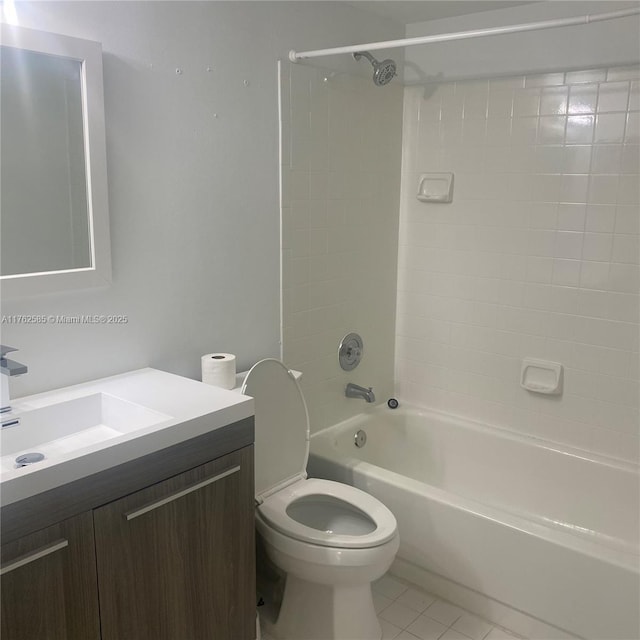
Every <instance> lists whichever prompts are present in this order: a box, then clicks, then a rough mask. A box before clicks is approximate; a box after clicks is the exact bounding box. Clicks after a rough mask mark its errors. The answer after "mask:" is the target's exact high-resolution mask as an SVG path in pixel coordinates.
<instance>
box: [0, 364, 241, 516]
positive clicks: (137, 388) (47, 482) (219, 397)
mask: <svg viewBox="0 0 640 640" xmlns="http://www.w3.org/2000/svg"><path fill="white" fill-rule="evenodd" d="M11 407H12V410H11V411H10V412H8V413H5V414H2V416H1V417H2V423H3V424H5V425H6V424H7V423H9V424H10V423H11V422H18V421H19V423H18V424H16V425H15V426H6V427H5V428H3V429H2V431H0V507H2V508H4V507H6V506H8V505H10V504H12V503H15V502H18V501H20V500H24V499H25V498H29V497H31V496H35V495H37V494H39V493H42V492H45V491H49V490H51V489H54V488H56V487H60V486H62V485H65V484H67V483H70V482H74V481H81V480H83V479H84V478H87V477H89V476H91V475H94V474H96V473H99V472H100V471H104V470H106V469H111V468H113V467H116V466H118V465H122V464H125V463H127V462H131V461H133V460H138V459H141V458H143V457H144V456H147V455H150V454H152V453H154V452H157V451H160V450H162V449H166V448H168V447H172V446H174V445H178V444H180V443H183V442H185V441H187V440H192V439H194V438H198V437H200V436H203V435H205V434H208V433H210V432H211V431H213V430H215V429H222V428H225V427H227V426H228V425H231V424H233V423H236V422H239V421H241V420H244V419H247V418H250V417H251V416H253V399H251V398H249V397H247V396H243V395H242V394H240V393H236V392H234V391H227V390H226V389H218V388H216V387H213V386H211V385H208V384H203V383H202V382H197V381H195V380H191V379H189V378H184V377H182V376H177V375H175V374H172V373H167V372H166V371H158V370H157V369H151V368H145V369H138V370H136V371H128V372H125V373H121V374H117V375H115V376H110V377H108V378H101V379H99V380H91V381H89V382H82V383H80V384H77V385H73V386H70V387H64V388H61V389H53V390H51V391H45V392H43V393H38V394H34V395H31V396H24V397H22V398H17V399H15V400H12V402H11ZM27 453H34V454H39V455H36V456H32V457H31V458H30V460H33V462H32V463H31V464H28V465H27V466H18V465H17V464H16V458H17V457H18V456H21V455H23V454H27ZM40 454H41V455H42V456H43V457H41V456H40Z"/></svg>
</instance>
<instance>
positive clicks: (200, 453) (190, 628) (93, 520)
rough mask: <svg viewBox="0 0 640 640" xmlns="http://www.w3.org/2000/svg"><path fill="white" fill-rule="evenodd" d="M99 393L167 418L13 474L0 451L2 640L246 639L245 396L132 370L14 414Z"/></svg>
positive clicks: (249, 605) (250, 523) (249, 583)
mask: <svg viewBox="0 0 640 640" xmlns="http://www.w3.org/2000/svg"><path fill="white" fill-rule="evenodd" d="M169 387H171V392H170V393H168V391H169ZM98 388H99V389H100V392H99V393H102V394H105V395H106V396H108V397H110V398H111V397H114V396H117V397H119V399H121V400H123V401H124V402H128V401H129V400H130V399H131V398H132V397H134V396H135V399H136V400H137V401H138V402H140V403H141V404H142V405H143V406H144V407H145V408H148V409H150V410H151V411H155V412H157V413H158V416H162V417H163V418H166V419H164V420H161V421H160V422H157V423H154V424H151V425H149V424H146V423H145V426H143V427H141V428H140V429H137V430H134V431H133V432H130V433H124V434H120V435H115V436H114V437H112V438H110V439H107V440H105V441H102V442H94V443H92V444H90V445H88V446H86V443H85V446H84V447H81V448H79V449H78V448H76V449H75V450H74V451H73V452H72V453H68V452H67V453H66V454H61V455H60V456H59V458H56V457H55V455H53V454H52V455H51V458H46V459H45V460H44V461H42V462H41V463H37V464H35V465H32V466H31V467H25V468H23V469H11V470H7V469H6V461H4V456H3V462H4V463H5V464H4V466H3V473H2V489H3V492H2V493H3V504H2V511H1V513H0V515H1V518H2V548H1V555H2V574H1V579H2V584H1V587H2V591H1V595H2V623H1V624H2V630H1V635H2V638H3V639H5V640H21V639H25V640H26V639H29V640H32V639H33V638H45V637H46V638H47V639H48V640H58V639H59V640H75V639H77V640H91V639H93V638H96V639H99V638H102V640H125V639H127V638H129V639H131V640H146V639H149V640H151V639H153V640H162V639H166V640H175V639H176V638H189V639H190V640H199V639H200V638H202V639H203V640H204V639H205V638H207V639H210V638H234V640H235V639H238V640H245V639H246V640H253V638H254V637H255V559H254V479H253V438H254V432H253V401H252V400H251V399H250V398H248V397H246V396H242V395H240V394H234V393H231V392H226V391H223V390H218V389H213V388H211V387H206V386H205V385H202V384H200V383H196V382H194V381H191V380H186V379H184V378H180V377H178V376H172V375H171V374H166V373H163V372H159V371H154V370H151V369H145V370H141V371H140V372H133V373H132V374H124V375H123V376H115V377H114V378H109V379H106V380H105V381H98V382H96V383H88V384H86V385H78V386H77V387H71V388H69V389H67V390H63V391H61V392H51V393H49V394H40V395H38V396H32V397H31V398H27V399H23V400H21V401H19V402H17V403H15V407H14V412H15V415H16V416H19V415H21V414H22V415H23V416H24V417H25V424H27V422H28V421H27V417H28V413H29V411H35V410H37V409H43V408H46V407H51V406H55V405H59V404H60V403H64V402H68V401H70V400H74V399H75V400H78V399H81V398H86V397H89V396H91V395H93V394H94V393H95V392H96V390H97V389H98ZM112 394H113V395H112ZM127 395H128V397H127ZM123 396H124V397H123ZM47 403H49V404H47ZM102 417H103V418H105V421H107V422H108V420H107V418H108V417H109V416H106V414H105V415H104V416H102ZM111 418H112V419H111V424H115V421H116V418H113V416H111ZM147 422H149V421H148V420H147ZM16 428H22V427H21V426H18V427H16ZM91 428H92V429H94V431H93V432H92V433H96V431H95V425H94V426H92V427H91ZM113 430H114V431H116V430H115V429H113ZM85 431H86V430H85ZM104 433H105V432H104V431H103V432H102V435H104ZM85 437H86V434H85ZM70 438H71V439H73V438H75V439H76V440H78V439H81V435H80V434H79V433H74V434H71V435H67V436H65V437H64V438H62V440H64V439H66V440H69V439H70ZM45 444H51V443H45ZM54 449H55V447H51V448H50V449H49V450H50V451H53V450H54ZM4 453H5V452H4V451H3V454H4ZM112 463H113V464H112ZM38 464H40V465H42V466H41V467H40V469H38ZM89 469H90V470H91V471H90V472H89V473H86V471H87V470H89ZM47 484H48V485H49V486H48V487H47V488H45V489H43V490H40V489H42V487H43V486H46V485H47ZM5 485H6V487H7V489H8V491H7V492H6V495H5V491H4V488H5ZM34 487H35V490H34Z"/></svg>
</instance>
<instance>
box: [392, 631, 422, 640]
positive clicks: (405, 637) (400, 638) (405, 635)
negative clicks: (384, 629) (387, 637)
mask: <svg viewBox="0 0 640 640" xmlns="http://www.w3.org/2000/svg"><path fill="white" fill-rule="evenodd" d="M395 640H420V638H418V636H414V635H413V633H409V632H408V631H407V630H406V629H405V630H404V631H402V632H400V635H397V636H396V638H395Z"/></svg>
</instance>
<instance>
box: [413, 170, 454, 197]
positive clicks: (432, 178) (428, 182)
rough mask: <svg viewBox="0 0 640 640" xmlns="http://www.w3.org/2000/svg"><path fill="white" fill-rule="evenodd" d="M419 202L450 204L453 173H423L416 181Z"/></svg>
mask: <svg viewBox="0 0 640 640" xmlns="http://www.w3.org/2000/svg"><path fill="white" fill-rule="evenodd" d="M416 197H417V198H418V200H420V202H441V203H443V202H451V201H452V200H453V173H423V174H421V175H420V178H419V179H418V195H417V196H416Z"/></svg>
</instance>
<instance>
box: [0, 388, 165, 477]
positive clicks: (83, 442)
mask: <svg viewBox="0 0 640 640" xmlns="http://www.w3.org/2000/svg"><path fill="white" fill-rule="evenodd" d="M167 419H169V416H167V415H166V414H164V413H160V412H158V411H153V410H151V409H147V408H146V407H143V406H141V405H138V404H136V403H134V402H130V401H127V400H122V399H121V398H118V397H116V396H113V395H110V394H107V393H101V392H98V393H92V394H89V395H86V396H81V397H78V398H74V399H72V400H66V401H62V402H57V403H55V404H50V405H48V406H43V407H35V408H28V405H27V407H23V408H22V409H21V410H17V411H13V412H12V413H11V414H10V415H7V416H3V423H5V424H7V423H8V424H9V425H10V424H11V423H12V422H13V423H16V424H15V425H14V426H6V427H5V428H3V429H2V433H1V434H0V445H1V449H0V450H1V451H2V456H1V457H0V469H1V471H3V472H4V471H8V470H9V469H15V468H16V466H17V465H16V463H15V458H16V457H17V456H19V455H21V454H24V453H32V452H37V453H41V454H43V455H44V459H47V460H52V459H55V458H58V457H61V456H64V455H67V454H69V453H72V452H74V451H76V450H78V449H82V448H84V447H87V446H91V445H94V444H96V443H99V442H104V441H106V440H110V439H112V438H117V437H119V436H122V435H124V434H127V433H131V432H133V431H136V430H138V429H142V428H145V427H148V426H151V425H154V424H157V423H160V422H163V421H165V420H167Z"/></svg>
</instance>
